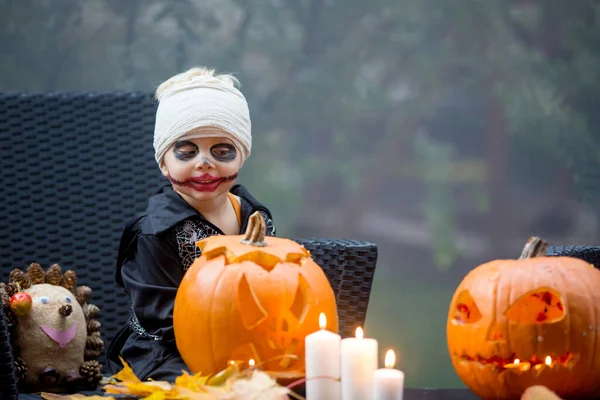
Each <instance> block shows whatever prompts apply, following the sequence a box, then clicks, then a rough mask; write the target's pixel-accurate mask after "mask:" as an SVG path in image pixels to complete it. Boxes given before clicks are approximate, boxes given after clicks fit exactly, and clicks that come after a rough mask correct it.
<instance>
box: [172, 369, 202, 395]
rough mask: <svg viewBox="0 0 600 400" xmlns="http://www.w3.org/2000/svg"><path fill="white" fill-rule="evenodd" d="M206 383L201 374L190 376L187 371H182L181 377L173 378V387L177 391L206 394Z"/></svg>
mask: <svg viewBox="0 0 600 400" xmlns="http://www.w3.org/2000/svg"><path fill="white" fill-rule="evenodd" d="M206 381H207V377H206V376H202V374H201V373H197V374H194V375H190V374H189V373H188V372H187V371H183V375H180V376H178V377H177V378H175V387H177V388H178V389H188V390H191V391H192V392H206V389H204V386H205V385H206Z"/></svg>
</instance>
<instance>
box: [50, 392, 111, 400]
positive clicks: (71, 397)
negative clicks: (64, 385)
mask: <svg viewBox="0 0 600 400" xmlns="http://www.w3.org/2000/svg"><path fill="white" fill-rule="evenodd" d="M40 396H41V397H42V399H45V400H80V399H85V400H115V398H114V397H112V396H110V397H106V396H97V395H93V396H86V395H83V394H68V395H65V396H62V395H59V394H54V393H45V392H42V393H40Z"/></svg>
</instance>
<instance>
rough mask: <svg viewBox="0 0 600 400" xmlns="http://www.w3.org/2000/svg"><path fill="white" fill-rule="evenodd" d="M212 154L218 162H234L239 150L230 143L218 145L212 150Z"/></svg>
mask: <svg viewBox="0 0 600 400" xmlns="http://www.w3.org/2000/svg"><path fill="white" fill-rule="evenodd" d="M210 154H212V156H213V157H214V158H215V160H217V161H221V162H228V161H233V160H235V158H236V157H237V149H236V148H235V146H234V145H232V144H230V143H218V144H215V145H214V146H212V147H211V148H210Z"/></svg>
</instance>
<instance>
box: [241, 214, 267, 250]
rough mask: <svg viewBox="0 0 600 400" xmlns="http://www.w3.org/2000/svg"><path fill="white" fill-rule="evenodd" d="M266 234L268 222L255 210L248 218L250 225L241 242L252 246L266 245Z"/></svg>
mask: <svg viewBox="0 0 600 400" xmlns="http://www.w3.org/2000/svg"><path fill="white" fill-rule="evenodd" d="M266 234H267V224H266V223H265V220H264V218H263V216H262V215H261V213H260V212H258V211H255V212H254V214H252V215H251V216H250V219H249V220H248V227H247V228H246V233H245V235H244V238H243V239H242V240H241V242H242V243H243V244H249V245H251V246H258V247H264V246H266V245H267V242H265V235H266Z"/></svg>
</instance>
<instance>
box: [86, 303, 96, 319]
mask: <svg viewBox="0 0 600 400" xmlns="http://www.w3.org/2000/svg"><path fill="white" fill-rule="evenodd" d="M82 309H83V314H84V315H85V317H86V319H92V318H96V317H98V314H100V309H99V308H98V306H96V305H94V304H89V303H86V304H84V305H83V306H82Z"/></svg>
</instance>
